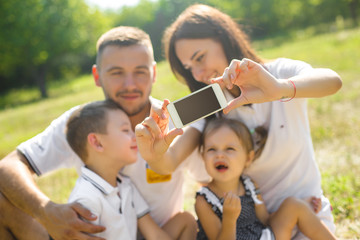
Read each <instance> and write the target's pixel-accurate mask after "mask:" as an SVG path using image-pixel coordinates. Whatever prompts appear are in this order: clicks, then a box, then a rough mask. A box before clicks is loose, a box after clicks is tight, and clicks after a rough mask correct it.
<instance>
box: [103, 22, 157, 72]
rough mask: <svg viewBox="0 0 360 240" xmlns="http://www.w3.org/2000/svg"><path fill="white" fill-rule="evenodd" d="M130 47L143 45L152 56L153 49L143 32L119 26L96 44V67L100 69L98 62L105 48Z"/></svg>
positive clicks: (134, 28)
mask: <svg viewBox="0 0 360 240" xmlns="http://www.w3.org/2000/svg"><path fill="white" fill-rule="evenodd" d="M132 45H144V46H146V47H147V48H148V49H149V54H151V56H152V58H153V59H154V56H153V47H152V44H151V40H150V37H149V35H148V34H147V33H145V32H144V31H143V30H141V29H139V28H136V27H128V26H120V27H116V28H113V29H111V30H109V31H107V32H106V33H104V34H103V35H102V36H101V37H100V38H99V40H98V41H97V44H96V51H97V55H96V65H97V67H98V69H100V61H101V55H102V52H103V50H104V49H105V47H106V46H118V47H128V46H132Z"/></svg>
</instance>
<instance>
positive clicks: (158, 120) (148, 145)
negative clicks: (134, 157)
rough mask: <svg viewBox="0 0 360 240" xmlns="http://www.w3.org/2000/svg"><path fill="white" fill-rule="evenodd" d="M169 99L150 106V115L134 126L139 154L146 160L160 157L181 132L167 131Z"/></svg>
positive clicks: (177, 130)
mask: <svg viewBox="0 0 360 240" xmlns="http://www.w3.org/2000/svg"><path fill="white" fill-rule="evenodd" d="M168 104H169V100H164V102H163V104H162V105H161V106H157V105H153V106H152V107H151V112H150V117H147V118H145V120H144V121H143V122H142V123H140V124H138V125H137V126H136V128H135V136H136V142H137V145H138V148H139V151H140V154H141V156H142V157H143V158H144V159H145V160H146V161H148V162H153V161H156V160H158V159H160V158H161V156H162V155H163V154H164V153H165V152H166V151H167V149H168V148H169V146H170V144H171V143H172V141H173V140H174V138H175V137H176V136H178V135H181V134H182V133H183V130H182V129H173V130H171V131H169V113H168V111H167V109H166V106H167V105H168Z"/></svg>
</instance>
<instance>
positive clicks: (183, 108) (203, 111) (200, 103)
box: [174, 87, 221, 125]
mask: <svg viewBox="0 0 360 240" xmlns="http://www.w3.org/2000/svg"><path fill="white" fill-rule="evenodd" d="M174 106H175V108H176V111H177V112H178V114H179V117H180V119H181V121H182V123H183V124H184V125H186V124H188V123H191V122H192V121H195V120H197V119H199V118H201V117H203V116H205V115H207V114H209V113H212V112H214V111H216V110H219V109H221V106H220V104H219V102H218V100H217V98H216V96H215V93H214V91H213V89H212V88H211V87H209V88H206V89H205V90H203V91H200V92H198V93H196V94H193V95H191V96H189V97H187V98H185V99H183V100H181V101H178V102H174Z"/></svg>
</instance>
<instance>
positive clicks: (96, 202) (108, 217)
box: [69, 167, 150, 239]
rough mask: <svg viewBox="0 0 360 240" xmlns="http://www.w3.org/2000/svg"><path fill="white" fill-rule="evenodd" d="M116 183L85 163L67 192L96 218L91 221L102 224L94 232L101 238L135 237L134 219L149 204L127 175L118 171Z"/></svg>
mask: <svg viewBox="0 0 360 240" xmlns="http://www.w3.org/2000/svg"><path fill="white" fill-rule="evenodd" d="M117 180H118V181H117V187H113V186H111V185H110V184H109V183H108V182H107V181H105V180H104V179H103V178H101V177H100V176H99V175H97V174H96V173H95V172H93V171H91V170H90V169H88V168H86V167H82V168H81V177H79V179H78V180H77V182H76V185H75V187H74V189H73V191H72V193H71V195H70V198H69V202H75V201H76V202H79V203H81V204H82V205H84V206H85V207H86V208H88V209H90V210H91V212H92V213H93V214H94V215H96V216H97V217H98V218H97V219H96V220H95V221H93V222H92V223H94V224H98V225H102V226H105V227H106V230H105V231H104V232H102V233H99V234H96V236H100V237H103V238H105V239H136V233H137V219H138V218H141V217H143V216H144V215H146V214H148V213H149V212H150V209H149V206H148V205H147V203H146V202H145V200H144V199H143V197H142V196H141V194H140V193H139V192H138V190H137V189H136V188H135V186H134V185H133V184H132V182H131V180H130V179H129V178H128V177H125V176H122V175H120V174H119V175H118V178H117Z"/></svg>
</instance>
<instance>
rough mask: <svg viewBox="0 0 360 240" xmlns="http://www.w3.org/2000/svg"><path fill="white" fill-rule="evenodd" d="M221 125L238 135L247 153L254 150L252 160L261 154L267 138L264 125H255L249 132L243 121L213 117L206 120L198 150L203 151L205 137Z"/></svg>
mask: <svg viewBox="0 0 360 240" xmlns="http://www.w3.org/2000/svg"><path fill="white" fill-rule="evenodd" d="M221 127H228V128H230V129H231V130H232V131H233V132H234V133H235V134H236V135H237V136H238V138H239V139H240V141H241V143H242V144H243V146H244V148H245V150H246V152H247V153H250V151H252V150H254V151H255V157H254V160H255V159H257V158H258V157H259V156H260V155H261V152H262V150H263V149H264V147H265V143H266V139H267V130H266V129H265V128H264V127H257V128H255V129H254V132H251V131H250V130H249V128H248V127H247V126H246V125H245V124H244V123H242V122H240V121H238V120H235V119H229V118H214V119H211V120H209V121H207V122H206V125H205V128H204V131H203V132H202V134H201V138H200V144H199V151H200V152H203V150H204V143H205V139H206V137H207V136H208V135H209V134H210V133H212V132H214V131H215V130H218V129H219V128H221Z"/></svg>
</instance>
